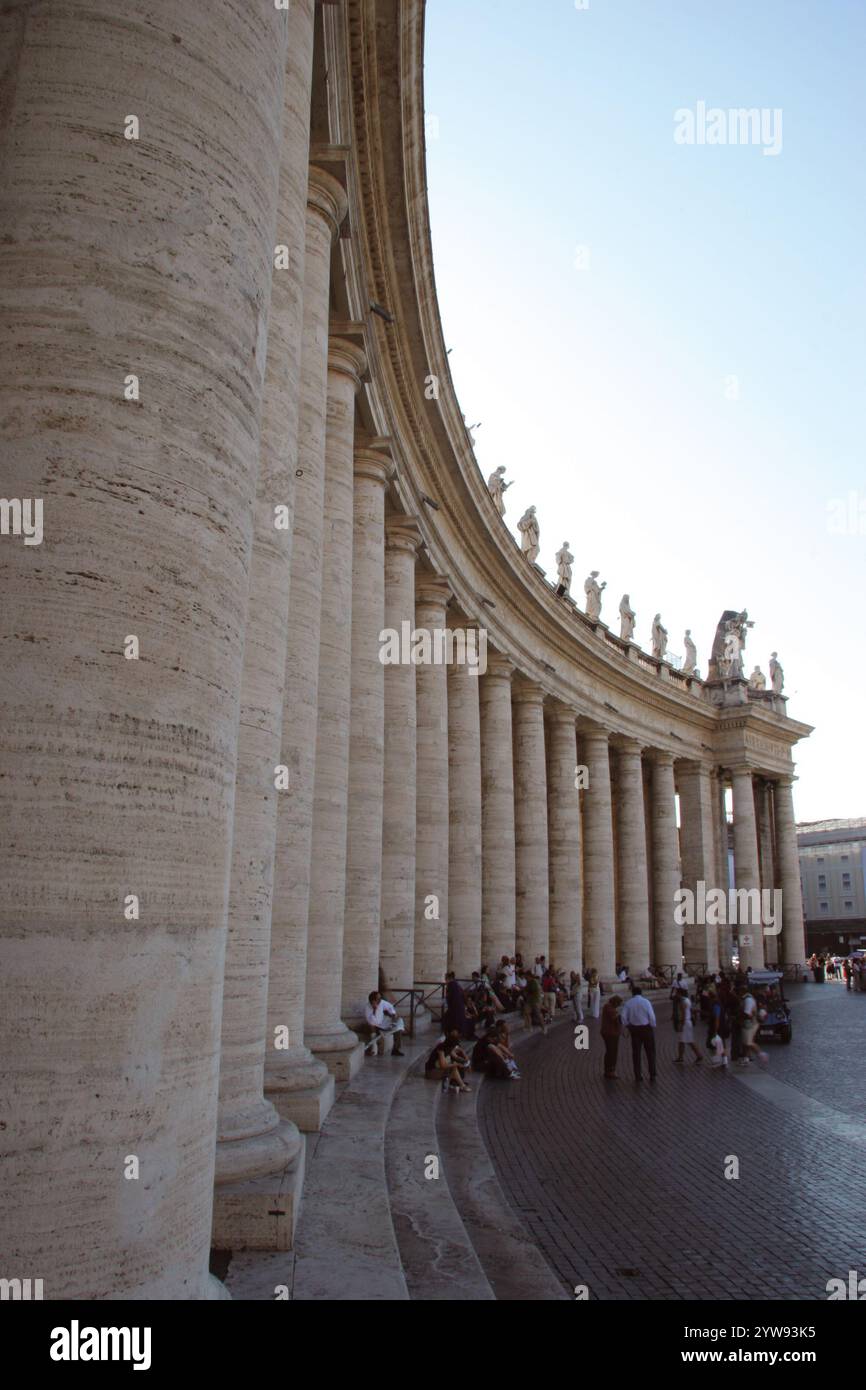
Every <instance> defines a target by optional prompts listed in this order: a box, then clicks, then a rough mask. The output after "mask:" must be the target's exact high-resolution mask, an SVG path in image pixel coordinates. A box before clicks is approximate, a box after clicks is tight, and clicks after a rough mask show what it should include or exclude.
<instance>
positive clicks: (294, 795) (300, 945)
mask: <svg viewBox="0 0 866 1390" xmlns="http://www.w3.org/2000/svg"><path fill="white" fill-rule="evenodd" d="M346 207H347V203H346V195H345V193H344V192H343V189H342V188H341V186H340V184H339V183H338V182H337V180H336V179H335V178H333V177H332V175H330V174H328V173H326V172H325V171H323V170H321V169H319V168H318V167H317V166H315V165H312V166H311V167H310V178H309V188H308V195H307V213H306V243H305V245H306V250H305V261H304V322H303V338H302V347H301V402H300V419H299V427H298V468H297V469H296V473H297V474H298V476H297V477H296V480H295V510H294V520H293V535H292V575H291V590H290V599H289V629H288V640H287V644H286V674H285V696H284V700H283V744H282V756H281V759H280V761H281V763H282V764H283V765H285V766H286V767H287V768H288V772H289V786H288V790H287V791H286V792H285V793H284V794H283V795H282V796H281V798H280V802H279V805H278V808H277V842H276V851H275V857H274V909H273V915H272V925H271V968H270V980H269V984H268V1052H267V1055H266V1058H265V1091H266V1093H267V1095H268V1096H269V1098H270V1099H272V1100H273V1101H274V1104H275V1105H276V1106H277V1109H278V1110H280V1113H281V1114H284V1115H285V1114H286V1113H287V1112H288V1109H289V1108H290V1107H291V1106H292V1105H293V1104H295V1100H294V1093H296V1092H300V1091H309V1090H311V1089H312V1088H316V1087H320V1086H322V1085H323V1084H325V1081H326V1078H327V1071H326V1068H325V1067H324V1066H323V1065H322V1063H321V1062H319V1061H317V1060H316V1059H315V1058H314V1057H313V1056H312V1054H311V1053H310V1051H309V1049H308V1048H307V1047H306V1046H305V1044H304V1027H305V1020H304V1014H305V1003H306V981H307V925H308V912H309V904H310V854H311V835H312V824H313V795H314V788H315V772H316V747H317V738H316V734H317V725H318V712H319V639H320V632H321V614H322V576H323V536H324V499H325V431H326V411H327V398H328V293H329V284H330V263H331V245H332V242H333V240H334V238H335V237H336V235H337V231H338V229H339V225H340V223H341V221H342V220H343V218H344V216H345V213H346ZM319 852H320V850H318V849H317V853H319Z"/></svg>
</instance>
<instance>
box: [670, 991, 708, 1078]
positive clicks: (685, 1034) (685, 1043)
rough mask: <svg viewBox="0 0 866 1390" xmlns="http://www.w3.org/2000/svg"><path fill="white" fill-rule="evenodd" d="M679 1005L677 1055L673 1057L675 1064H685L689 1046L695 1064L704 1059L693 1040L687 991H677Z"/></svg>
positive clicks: (690, 1008) (693, 1031)
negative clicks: (693, 1055)
mask: <svg viewBox="0 0 866 1390" xmlns="http://www.w3.org/2000/svg"><path fill="white" fill-rule="evenodd" d="M679 995H680V998H679V1005H680V1035H679V1038H678V1039H677V1055H676V1057H675V1058H674V1061H675V1062H676V1064H677V1066H680V1067H682V1066H684V1065H685V1055H686V1048H687V1047H690V1048H691V1049H692V1052H693V1053H694V1054H695V1064H696V1065H697V1063H698V1062H702V1061H703V1060H704V1059H703V1057H702V1056H701V1054H700V1049H699V1048H698V1045H697V1043H696V1042H695V1030H694V1024H693V1022H692V1001H691V999H690V998H689V996H688V991H687V990H685V989H681V990H680V992H679Z"/></svg>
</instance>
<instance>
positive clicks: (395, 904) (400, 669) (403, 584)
mask: <svg viewBox="0 0 866 1390" xmlns="http://www.w3.org/2000/svg"><path fill="white" fill-rule="evenodd" d="M420 541H421V532H420V530H419V528H418V522H417V521H416V519H415V518H414V517H410V516H394V517H391V518H390V519H389V520H387V521H386V522H385V628H386V629H387V630H389V631H392V632H396V633H401V634H402V632H403V631H404V628H403V624H404V623H408V625H409V626H408V631H409V632H410V633H411V631H412V629H413V628H414V626H415V564H416V555H417V552H418V546H419V544H420ZM385 728H386V729H387V737H386V739H385V809H384V812H383V818H382V940H381V942H380V949H379V958H380V961H381V965H382V973H383V974H384V976H385V983H386V985H387V986H388V988H389V989H394V988H404V989H405V988H408V987H409V986H410V985H412V983H413V981H414V978H415V975H414V960H415V798H416V781H417V779H416V767H417V748H416V742H417V728H418V721H417V718H416V714H415V665H414V663H413V662H411V661H400V662H397V663H395V664H393V665H388V666H386V667H385ZM401 1011H402V1010H401Z"/></svg>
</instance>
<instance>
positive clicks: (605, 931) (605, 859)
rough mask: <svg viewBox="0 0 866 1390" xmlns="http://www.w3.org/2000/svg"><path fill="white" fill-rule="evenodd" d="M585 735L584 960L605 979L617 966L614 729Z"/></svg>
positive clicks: (592, 730)
mask: <svg viewBox="0 0 866 1390" xmlns="http://www.w3.org/2000/svg"><path fill="white" fill-rule="evenodd" d="M580 738H581V748H582V752H583V761H584V764H585V765H586V768H587V772H588V774H589V785H588V786H587V787H586V788H585V790H584V792H583V798H582V806H581V810H582V814H583V885H584V886H583V959H584V962H585V963H586V965H587V966H588V967H589V968H590V969H594V970H597V971H598V973H599V975H600V976H601V977H602V979H612V978H613V974H614V967H615V965H616V920H615V915H614V854H613V815H612V806H611V786H610V751H609V742H608V740H609V734H608V731H607V730H606V729H602V728H599V727H589V726H587V727H585V728H584V729H583V730H582V731H581V736H580Z"/></svg>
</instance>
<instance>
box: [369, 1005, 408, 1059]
mask: <svg viewBox="0 0 866 1390" xmlns="http://www.w3.org/2000/svg"><path fill="white" fill-rule="evenodd" d="M364 1018H365V1019H366V1022H367V1027H368V1029H369V1031H370V1039H369V1042H368V1043H367V1045H366V1047H365V1048H364V1052H365V1054H366V1055H367V1056H375V1055H376V1051H377V1049H378V1055H379V1056H380V1057H381V1056H382V1053H383V1052H384V1051H385V1034H386V1033H392V1034H393V1036H394V1041H393V1043H392V1045H391V1056H392V1057H403V1056H404V1055H405V1054H404V1052H403V1049H402V1047H401V1046H400V1040H401V1038H402V1036H403V1030H404V1028H405V1024H404V1023H403V1020H402V1018H400V1016H399V1015H398V1013H397V1010H396V1009H395V1008H394V1005H393V1004H389V1002H388V1000H387V999H383V998H382V996H381V994H380V993H379V991H378V990H376V989H374V990H373V992H372V994H370V995H369V996H368V1002H367V1007H366V1008H365V1010H364Z"/></svg>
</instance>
